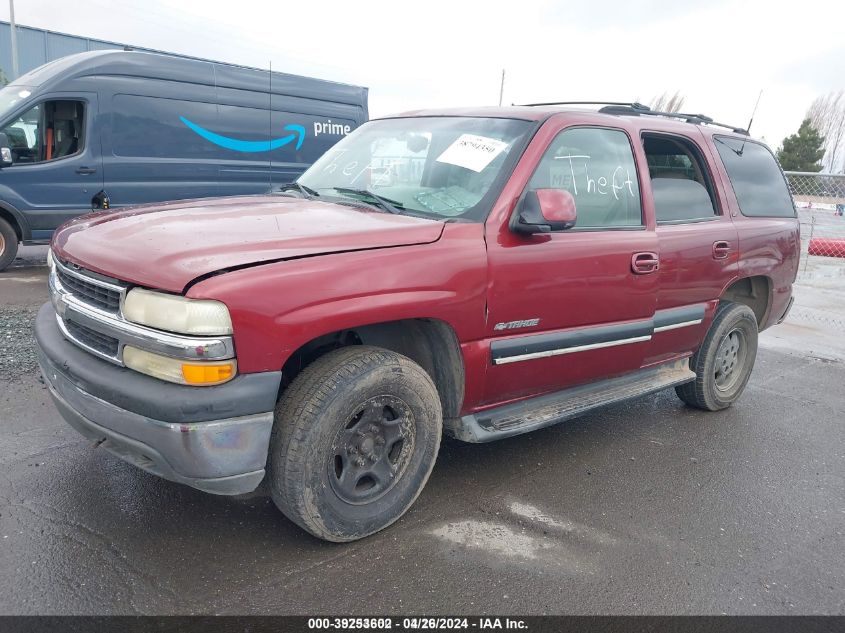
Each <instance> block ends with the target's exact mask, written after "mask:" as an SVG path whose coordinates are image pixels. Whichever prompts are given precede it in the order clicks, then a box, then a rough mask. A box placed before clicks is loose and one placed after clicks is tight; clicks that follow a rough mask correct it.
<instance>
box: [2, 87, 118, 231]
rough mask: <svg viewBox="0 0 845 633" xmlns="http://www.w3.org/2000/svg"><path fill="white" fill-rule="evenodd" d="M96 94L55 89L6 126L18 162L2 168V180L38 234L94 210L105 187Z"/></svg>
mask: <svg viewBox="0 0 845 633" xmlns="http://www.w3.org/2000/svg"><path fill="white" fill-rule="evenodd" d="M96 116H97V95H96V94H94V93H87V92H86V93H64V92H63V93H54V94H49V95H46V96H45V97H43V98H42V99H41V100H39V101H38V102H37V103H35V104H28V105H27V106H26V107H25V108H24V109H23V110H22V111H20V112H18V113H16V114H15V115H14V116H13V117H11V118H10V119H9V120H8V121H7V122H6V124H5V125H4V126H3V128H2V130H0V131H2V132H5V134H6V136H7V138H8V139H9V145H10V148H11V150H12V159H13V161H14V163H13V164H12V166H11V167H7V168H5V169H2V170H0V186H5V187H8V190H7V191H10V194H9V202H10V203H11V204H13V205H14V206H15V207H17V208H18V209H19V210H20V211H22V212H23V213H24V214H25V216H26V218H27V221H28V222H29V226H30V228H31V229H32V239H33V240H46V239H49V238H50V236H51V235H52V233H53V230H54V229H55V228H57V227H58V226H59V225H60V224H61V223H62V222H64V221H65V220H68V219H70V218H72V217H74V216H77V215H80V214H82V213H87V212H88V211H90V210H91V206H92V198H93V197H94V196H95V195H96V194H97V193H98V192H99V191H100V190H101V189H102V188H103V170H102V158H101V155H100V150H99V147H100V143H99V138H98V135H97V134H96V133H93V134H92V132H94V131H95V130H96V129H97V128H96V126H95V125H94V120H95V118H96Z"/></svg>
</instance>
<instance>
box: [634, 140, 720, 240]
mask: <svg viewBox="0 0 845 633" xmlns="http://www.w3.org/2000/svg"><path fill="white" fill-rule="evenodd" d="M643 149H644V150H645V155H646V161H647V162H648V171H649V176H650V177H651V191H652V195H653V196H654V211H655V215H656V217H657V222H658V224H659V223H668V222H690V221H695V220H706V219H709V218H712V217H714V216H715V215H716V213H717V211H716V208H717V206H716V195H715V192H714V190H713V181H712V179H711V177H710V174H709V172H708V170H707V167H706V164H705V162H704V160H703V159H702V157H701V152H700V151H699V150H698V148H697V147H696V146H695V145H694V144H693V143H691V142H689V141H687V140H686V139H682V138H679V137H670V136H663V135H656V134H655V135H650V134H643Z"/></svg>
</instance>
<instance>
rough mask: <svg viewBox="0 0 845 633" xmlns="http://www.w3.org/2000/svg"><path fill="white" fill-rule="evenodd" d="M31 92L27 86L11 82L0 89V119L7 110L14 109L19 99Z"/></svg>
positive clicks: (23, 98) (21, 99)
mask: <svg viewBox="0 0 845 633" xmlns="http://www.w3.org/2000/svg"><path fill="white" fill-rule="evenodd" d="M31 94H32V89H31V88H29V87H27V86H19V85H17V84H11V85H9V86H6V87H5V88H3V89H2V90H0V119H2V118H3V117H5V116H6V114H7V113H8V112H10V111H11V110H14V109H15V108H16V107H17V106H18V104H20V102H21V101H23V100H25V99H26V98H28V97H29V96H30V95H31Z"/></svg>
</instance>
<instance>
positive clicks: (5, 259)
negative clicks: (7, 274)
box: [0, 218, 18, 272]
mask: <svg viewBox="0 0 845 633" xmlns="http://www.w3.org/2000/svg"><path fill="white" fill-rule="evenodd" d="M17 254H18V234H17V233H15V229H14V227H13V226H12V225H11V224H9V223H8V222H7V221H6V220H4V219H3V218H0V272H2V271H4V270H6V267H7V266H8V265H9V264H11V263H12V262H13V261H14V260H15V256H16V255H17Z"/></svg>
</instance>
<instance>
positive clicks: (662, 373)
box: [444, 358, 695, 442]
mask: <svg viewBox="0 0 845 633" xmlns="http://www.w3.org/2000/svg"><path fill="white" fill-rule="evenodd" d="M691 380H695V372H693V371H692V370H691V369H690V368H689V359H688V358H685V359H683V360H679V361H672V362H671V363H664V364H663V365H657V366H655V367H649V368H647V369H641V370H639V371H637V372H635V373H632V374H627V375H625V376H620V377H619V378H611V379H609V380H602V381H600V382H595V383H591V384H588V385H582V386H580V387H572V388H570V389H564V390H563V391H556V392H555V393H549V394H545V395H542V396H537V397H534V398H529V399H528V400H520V401H519V402H514V403H513V404H506V405H503V406H501V407H496V408H495V409H488V410H487V411H481V412H479V413H475V414H471V415H465V416H464V417H462V418H451V419H447V420H445V421H444V426H445V430H446V432H447V433H448V434H450V435H452V436H453V437H455V438H457V439H459V440H463V441H464V442H492V441H493V440H500V439H502V438H505V437H511V436H512V435H519V434H521V433H528V432H529V431H535V430H537V429H542V428H544V427H547V426H551V425H552V424H557V423H558V422H563V421H564V420H569V419H571V418H574V417H577V416H579V415H582V414H584V413H587V412H588V411H592V410H593V409H597V408H599V407H603V406H604V405H607V404H613V403H616V402H622V401H623V400H629V399H631V398H636V397H638V396H642V395H645V394H647V393H652V392H655V391H660V390H661V389H666V388H667V387H674V386H675V385H681V384H683V383H685V382H690V381H691Z"/></svg>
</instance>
